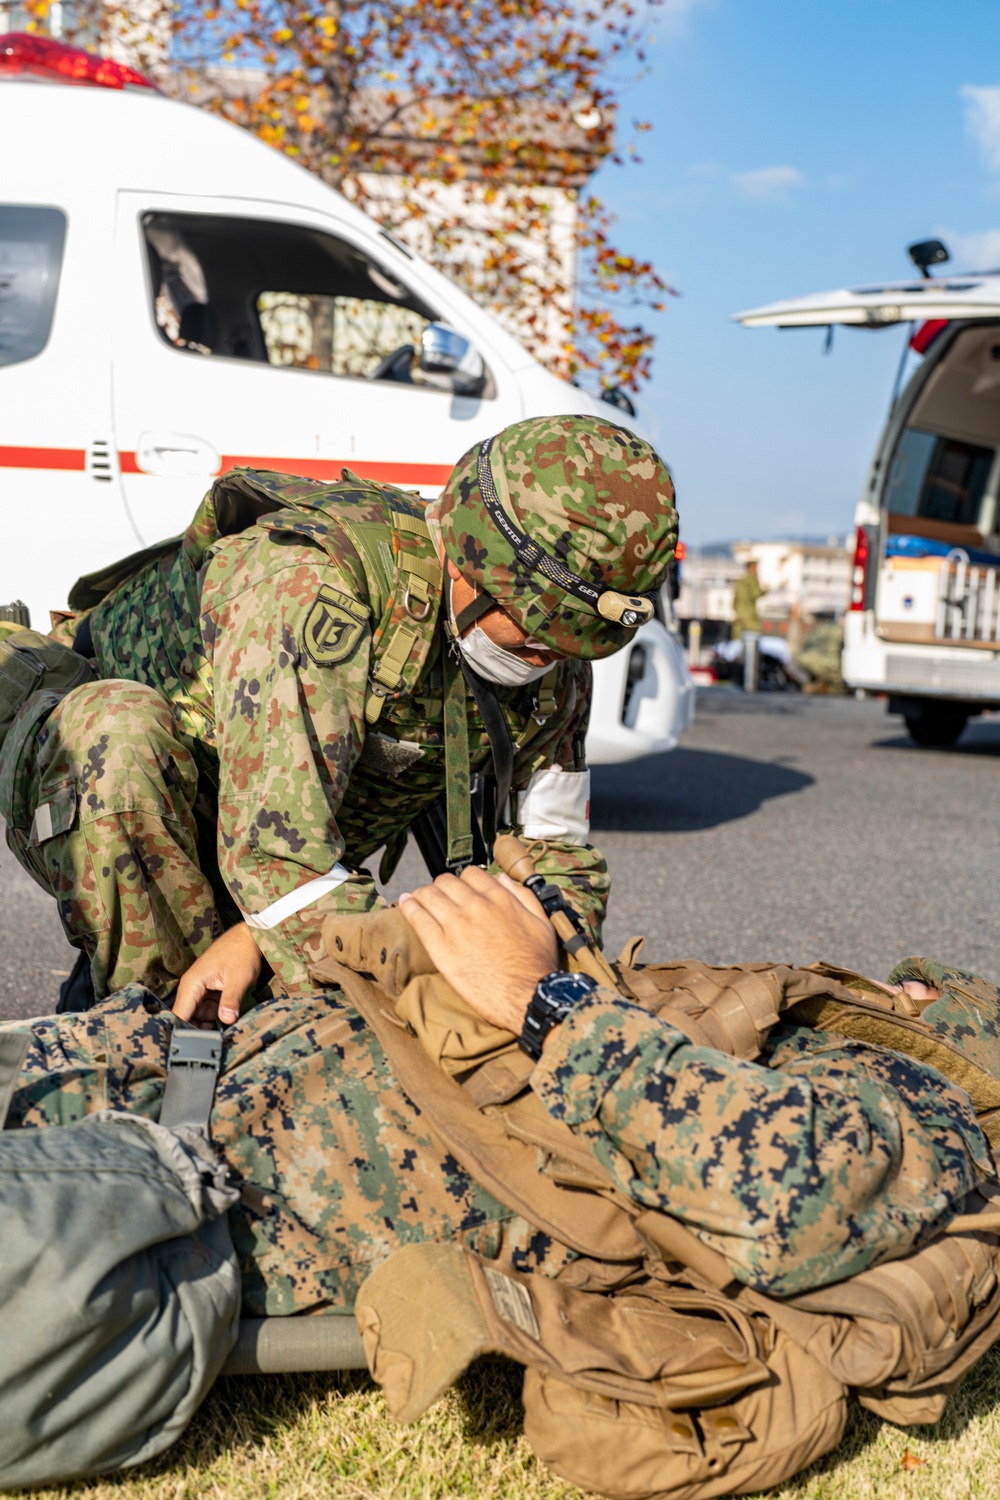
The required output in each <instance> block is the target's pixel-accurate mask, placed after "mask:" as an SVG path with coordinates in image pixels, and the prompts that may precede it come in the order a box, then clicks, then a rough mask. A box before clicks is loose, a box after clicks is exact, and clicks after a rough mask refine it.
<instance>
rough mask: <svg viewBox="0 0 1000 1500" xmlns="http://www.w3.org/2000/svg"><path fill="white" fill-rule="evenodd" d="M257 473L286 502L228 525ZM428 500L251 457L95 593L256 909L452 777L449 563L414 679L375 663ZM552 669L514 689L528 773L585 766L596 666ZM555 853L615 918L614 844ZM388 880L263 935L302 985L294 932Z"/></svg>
mask: <svg viewBox="0 0 1000 1500" xmlns="http://www.w3.org/2000/svg"><path fill="white" fill-rule="evenodd" d="M240 485H242V486H243V487H244V489H253V491H254V492H255V493H256V494H258V495H263V496H264V502H263V503H266V500H267V498H268V497H269V498H270V500H271V503H272V505H273V506H274V507H275V509H274V510H273V512H272V513H270V514H265V515H262V516H261V517H260V519H259V520H258V521H257V523H256V524H253V525H251V526H249V527H248V528H247V529H246V530H242V531H239V532H237V534H235V535H227V536H223V537H221V538H220V536H219V526H218V521H217V517H216V506H217V504H218V502H219V499H220V496H221V497H222V498H223V499H224V498H225V496H226V493H227V490H226V488H224V487H228V488H229V490H232V489H233V488H234V487H238V486H240ZM213 497H214V499H213ZM259 503H261V502H258V508H259ZM282 506H284V507H285V508H284V509H282V508H280V507H282ZM423 511H424V506H423V502H422V501H421V500H420V498H419V496H416V495H413V494H404V493H402V492H401V491H396V490H392V489H390V488H387V487H382V486H379V485H375V484H372V483H368V482H365V481H363V480H359V479H356V478H355V477H354V476H350V477H348V478H347V479H346V480H345V481H344V482H343V483H341V484H336V485H324V484H317V483H314V482H313V481H310V480H303V479H293V478H290V477H289V476H287V475H275V474H257V473H253V472H251V471H237V472H236V473H235V474H234V475H229V476H226V478H225V479H224V480H222V481H219V483H218V484H217V485H216V486H215V487H214V489H213V491H212V492H210V494H209V496H208V497H207V499H206V502H205V503H203V505H202V507H201V509H200V510H199V512H198V514H197V515H196V517H195V520H194V522H193V523H192V525H191V527H190V528H189V529H188V531H187V533H186V534H185V536H184V538H183V539H182V541H181V542H180V544H179V545H177V546H175V547H172V548H170V549H169V550H165V551H162V552H161V554H160V555H159V556H158V557H155V558H153V560H151V561H147V562H146V563H145V565H144V566H143V567H142V568H141V569H140V570H139V571H138V572H137V573H135V574H134V576H132V577H131V578H128V579H126V581H125V582H123V583H121V584H120V585H119V586H118V587H117V588H115V589H114V591H113V592H112V593H110V594H109V595H108V597H107V598H106V599H105V600H104V601H103V602H101V603H100V604H98V605H97V607H96V608H95V609H94V610H93V611H92V614H91V630H92V637H93V642H94V648H95V653H96V658H97V665H98V669H99V672H100V675H101V676H102V677H107V678H112V677H122V678H127V679H130V680H132V681H137V682H143V683H147V684H149V685H150V686H152V687H154V688H156V689H157V690H158V691H160V692H161V693H162V694H163V695H164V696H165V697H166V698H167V700H168V701H169V702H170V704H171V707H172V710H173V713H174V717H175V719H176V722H177V725H178V728H179V730H180V732H181V734H182V735H183V736H184V737H185V738H186V739H187V740H188V741H189V743H190V744H191V747H192V750H193V752H194V754H195V757H196V759H197V761H198V764H199V767H200V770H201V772H202V775H203V777H204V778H205V779H207V780H208V781H209V782H211V784H212V786H213V788H214V790H215V794H216V796H217V799H218V860H219V867H220V870H221V873H222V876H223V879H224V881H225V884H226V886H227V888H228V889H229V891H230V893H231V894H232V896H233V898H234V900H235V902H236V904H237V906H238V907H239V908H240V909H241V910H242V911H243V912H244V913H246V914H250V915H253V914H259V913H261V912H262V911H264V910H266V909H267V908H269V907H272V906H273V905H274V903H275V902H277V901H279V900H280V899H281V898H283V897H285V896H287V895H288V894H289V893H290V892H292V891H295V890H296V889H297V888H299V887H302V886H304V885H306V884H307V883H308V882H309V881H312V880H315V879H318V878H320V877H322V876H326V875H327V874H328V873H329V872H330V871H331V869H332V867H333V866H334V865H335V864H336V863H337V862H338V861H339V860H341V859H342V858H344V859H345V860H346V861H347V862H348V863H349V864H351V865H353V866H359V865H361V864H363V862H364V861H365V860H366V859H368V858H369V857H370V855H371V854H372V853H373V852H374V851H375V850H376V849H377V848H379V847H380V846H381V845H382V844H387V846H388V848H389V851H390V856H396V857H398V852H399V851H400V850H401V848H402V842H403V839H404V837H405V830H406V828H407V826H408V825H409V824H410V823H411V822H412V821H413V819H414V818H415V817H417V816H419V814H420V813H421V812H423V811H425V810H426V809H427V807H429V806H430V805H431V804H433V803H434V802H435V801H436V800H437V799H438V797H439V796H440V794H441V792H442V790H443V789H444V786H445V736H444V724H443V720H444V692H445V685H444V665H445V664H444V659H443V657H444V650H445V649H446V648H445V647H444V645H443V643H442V627H441V624H440V621H439V619H438V613H439V602H440V586H441V585H440V574H438V577H437V583H436V584H435V585H433V586H429V588H428V590H427V591H426V595H425V598H424V599H423V600H422V601H421V603H420V609H419V610H415V614H414V618H411V619H410V620H409V622H408V624H409V626H410V628H411V632H412V634H414V635H415V636H416V637H417V640H416V644H415V645H414V647H413V649H412V650H411V652H410V656H409V659H408V662H407V663H406V667H405V669H404V672H403V674H402V679H401V685H397V687H396V689H395V690H391V689H389V690H387V689H386V688H385V687H379V685H378V683H377V682H375V680H374V676H373V667H374V666H375V664H376V662H377V648H378V646H379V642H380V638H381V637H382V636H384V635H385V632H386V631H387V630H390V629H392V628H394V626H395V625H396V624H398V623H399V619H398V618H397V617H400V616H401V615H402V614H403V612H404V610H403V604H404V591H402V590H401V589H400V588H399V587H398V586H397V584H398V575H399V569H400V566H401V562H402V561H403V560H401V559H400V558H399V557H398V556H397V554H398V551H399V546H400V540H399V539H400V525H399V523H400V520H401V519H402V521H403V522H404V523H405V525H406V526H408V527H409V528H410V530H411V531H414V530H416V531H420V530H422V531H423V535H424V538H425V541H424V547H425V553H426V551H427V549H429V548H430V547H431V543H430V541H429V537H428V536H427V532H426V528H425V526H424V523H423ZM362 533H363V534H364V536H365V538H366V544H365V547H364V548H361V547H359V545H358V543H357V537H358V536H359V535H360V534H362ZM431 555H432V556H434V568H435V569H436V568H437V561H436V555H435V554H433V553H432V554H431ZM425 561H426V558H425ZM424 571H425V573H426V572H427V569H426V567H425V568H424ZM425 581H426V580H425ZM411 607H412V605H409V604H408V605H407V608H408V609H409V608H411ZM420 610H422V611H423V613H420ZM545 682H546V683H551V686H550V687H549V688H548V689H547V693H548V700H549V701H548V703H547V705H546V707H547V709H548V712H547V713H545V714H543V713H541V712H540V711H539V685H538V684H533V685H531V686H530V687H528V688H522V689H500V690H499V696H500V700H501V703H502V704H503V707H504V710H505V713H506V716H507V719H508V723H509V726H510V729H511V733H512V738H513V740H514V745H515V764H514V789H515V791H521V790H523V789H525V788H526V787H527V785H528V783H529V782H530V781H531V779H532V777H533V776H534V775H535V773H536V772H538V771H540V770H542V769H543V768H545V767H549V766H558V767H560V768H562V769H566V770H582V769H583V768H584V765H585V761H584V750H583V743H584V736H585V734H586V728H587V720H588V715H589V706H590V668H589V665H588V664H587V663H585V662H581V661H565V662H562V663H560V664H559V665H558V666H557V667H556V668H554V669H553V671H552V673H551V674H549V675H548V676H547V677H546V679H545ZM373 687H374V688H375V690H376V691H377V692H378V694H379V702H378V703H377V704H376V707H377V708H378V709H380V712H379V715H378V718H377V723H376V724H375V726H374V727H373V726H372V723H371V719H372V718H373V714H372V701H373V698H372V694H373ZM464 706H465V716H466V721H467V726H468V737H469V762H470V765H471V768H472V769H473V770H478V769H480V768H482V767H483V766H485V765H486V763H487V761H488V756H489V742H488V740H487V737H486V733H485V730H484V728H483V724H482V721H481V719H480V716H479V713H478V710H477V708H476V706H475V703H474V702H473V700H472V698H471V696H470V697H468V698H466V699H465V705H464ZM366 710H367V716H366ZM540 721H541V722H540ZM390 863H391V858H390ZM541 868H542V872H543V873H544V874H545V875H546V876H547V877H548V878H550V879H553V880H555V881H556V882H557V883H562V884H563V885H564V887H565V888H566V893H567V895H568V896H569V897H570V899H571V900H572V901H573V903H574V905H576V907H577V908H578V910H580V911H581V913H582V914H583V915H584V916H585V917H586V918H587V919H588V920H589V921H590V923H591V924H592V925H593V927H594V928H595V930H597V929H599V926H600V922H601V919H602V917H603V913H604V907H605V903H606V899H607V890H608V879H607V870H606V866H605V864H604V861H603V859H602V858H601V856H600V854H599V853H598V852H597V851H596V850H594V849H593V848H592V847H590V846H589V845H580V844H576V843H572V842H569V841H567V842H566V843H565V844H560V843H558V842H554V843H552V844H550V846H549V851H548V854H547V857H546V858H545V860H543V862H542V866H541ZM375 899H376V896H375V888H374V882H373V881H372V880H370V879H367V878H363V879H361V880H358V879H354V880H352V881H351V882H350V883H349V884H348V885H345V886H342V887H340V888H339V889H337V890H335V891H333V892H331V893H329V894H327V895H324V896H322V897H321V898H320V899H318V900H316V901H315V902H313V903H311V904H309V905H307V906H305V907H304V908H303V910H302V911H301V912H296V913H295V914H294V915H292V916H289V917H288V918H287V919H286V920H284V921H283V922H282V923H281V930H280V939H277V938H272V936H271V934H270V933H268V932H266V931H260V932H258V933H256V934H255V935H256V936H257V938H258V941H259V942H260V945H261V947H262V949H263V951H264V953H265V955H268V954H269V947H270V946H271V945H272V944H273V943H275V942H278V941H280V944H281V952H282V961H281V972H282V978H283V982H284V983H285V984H286V985H290V986H294V987H296V988H304V987H305V986H306V977H305V972H304V969H303V971H302V973H301V974H292V973H291V972H290V970H289V965H288V961H287V952H288V949H289V948H290V947H291V948H294V949H299V948H301V946H302V944H303V942H304V941H306V940H307V939H308V938H310V937H311V936H313V934H314V933H315V931H316V929H317V926H318V924H319V922H320V920H321V918H322V916H323V914H324V912H326V911H329V910H336V909H341V908H344V907H347V906H350V907H351V908H352V909H358V908H361V907H364V906H365V905H369V904H371V903H372V902H374V901H375ZM275 956H277V955H275Z"/></svg>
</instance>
